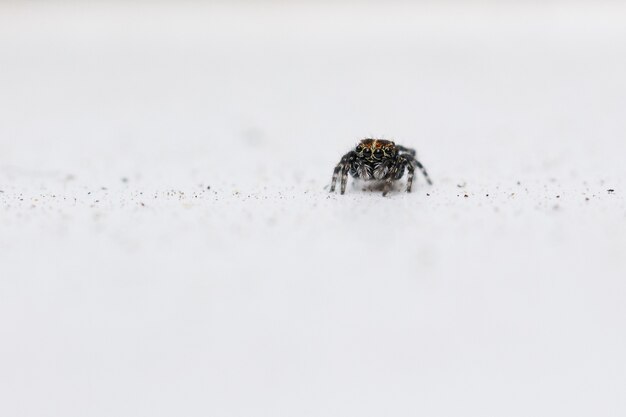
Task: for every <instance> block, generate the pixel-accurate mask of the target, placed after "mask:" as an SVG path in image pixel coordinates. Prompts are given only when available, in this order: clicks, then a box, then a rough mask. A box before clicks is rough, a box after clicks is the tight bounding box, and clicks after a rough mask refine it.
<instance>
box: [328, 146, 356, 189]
mask: <svg viewBox="0 0 626 417" xmlns="http://www.w3.org/2000/svg"><path fill="white" fill-rule="evenodd" d="M355 157H356V152H354V151H350V152H348V153H347V154H345V155H344V156H343V157H342V158H341V161H339V163H338V164H337V166H336V167H335V170H334V171H333V179H332V181H331V183H330V192H331V193H332V192H333V191H335V184H336V183H337V179H338V178H339V174H340V173H341V194H343V193H345V191H346V183H347V182H348V172H349V171H350V164H352V162H353V161H354V158H355Z"/></svg>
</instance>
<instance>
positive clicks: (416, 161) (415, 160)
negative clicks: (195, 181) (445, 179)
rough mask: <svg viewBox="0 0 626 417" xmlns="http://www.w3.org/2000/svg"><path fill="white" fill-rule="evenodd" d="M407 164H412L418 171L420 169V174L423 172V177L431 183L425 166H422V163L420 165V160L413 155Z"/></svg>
mask: <svg viewBox="0 0 626 417" xmlns="http://www.w3.org/2000/svg"><path fill="white" fill-rule="evenodd" d="M409 164H413V165H415V166H416V167H418V168H419V169H420V171H422V174H424V178H426V181H428V184H429V185H433V182H432V181H431V180H430V177H429V176H428V172H426V168H424V165H422V163H421V162H420V161H418V160H417V159H416V158H415V157H413V158H411V160H410V161H409Z"/></svg>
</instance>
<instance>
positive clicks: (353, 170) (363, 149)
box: [330, 139, 432, 196]
mask: <svg viewBox="0 0 626 417" xmlns="http://www.w3.org/2000/svg"><path fill="white" fill-rule="evenodd" d="M405 168H406V170H407V171H408V176H407V182H406V192H407V193H410V192H411V185H412V184H413V176H414V173H415V168H419V169H420V171H422V174H424V177H426V181H428V184H432V181H431V180H430V177H428V173H427V172H426V169H424V167H423V166H422V164H421V163H420V161H418V160H417V159H416V158H415V150H414V149H410V148H405V147H404V146H400V145H396V144H395V143H393V142H392V141H389V140H382V139H363V140H362V141H361V142H359V144H358V145H357V146H356V148H355V149H354V150H352V151H350V152H348V153H347V154H345V155H344V156H343V158H341V161H339V163H338V164H337V166H336V167H335V170H334V171H333V180H332V183H331V185H330V192H333V191H335V183H336V182H337V179H338V178H339V176H341V194H343V193H344V192H345V191H346V183H347V182H348V173H349V174H350V175H352V176H353V177H354V178H360V179H362V180H366V181H369V180H377V181H381V182H382V184H383V196H385V195H387V193H388V192H389V190H390V189H391V186H392V182H393V181H397V180H399V179H400V178H402V176H403V175H404V169H405Z"/></svg>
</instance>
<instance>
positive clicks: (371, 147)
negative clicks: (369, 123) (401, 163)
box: [354, 139, 397, 162]
mask: <svg viewBox="0 0 626 417" xmlns="http://www.w3.org/2000/svg"><path fill="white" fill-rule="evenodd" d="M354 151H355V152H356V153H357V155H358V156H359V158H362V159H366V160H368V161H372V162H378V161H382V160H385V159H391V158H395V156H396V153H397V151H396V144H395V143H393V142H392V141H390V140H383V139H363V140H362V141H361V142H359V144H358V145H357V146H356V148H355V150H354Z"/></svg>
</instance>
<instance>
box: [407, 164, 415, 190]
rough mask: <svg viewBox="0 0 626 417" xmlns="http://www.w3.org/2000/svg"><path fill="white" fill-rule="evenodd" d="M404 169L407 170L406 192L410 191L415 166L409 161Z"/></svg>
mask: <svg viewBox="0 0 626 417" xmlns="http://www.w3.org/2000/svg"><path fill="white" fill-rule="evenodd" d="M406 170H407V172H408V174H407V176H406V192H407V193H410V192H411V187H412V186H413V177H414V176H415V166H414V165H413V163H412V161H409V163H408V164H406Z"/></svg>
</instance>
